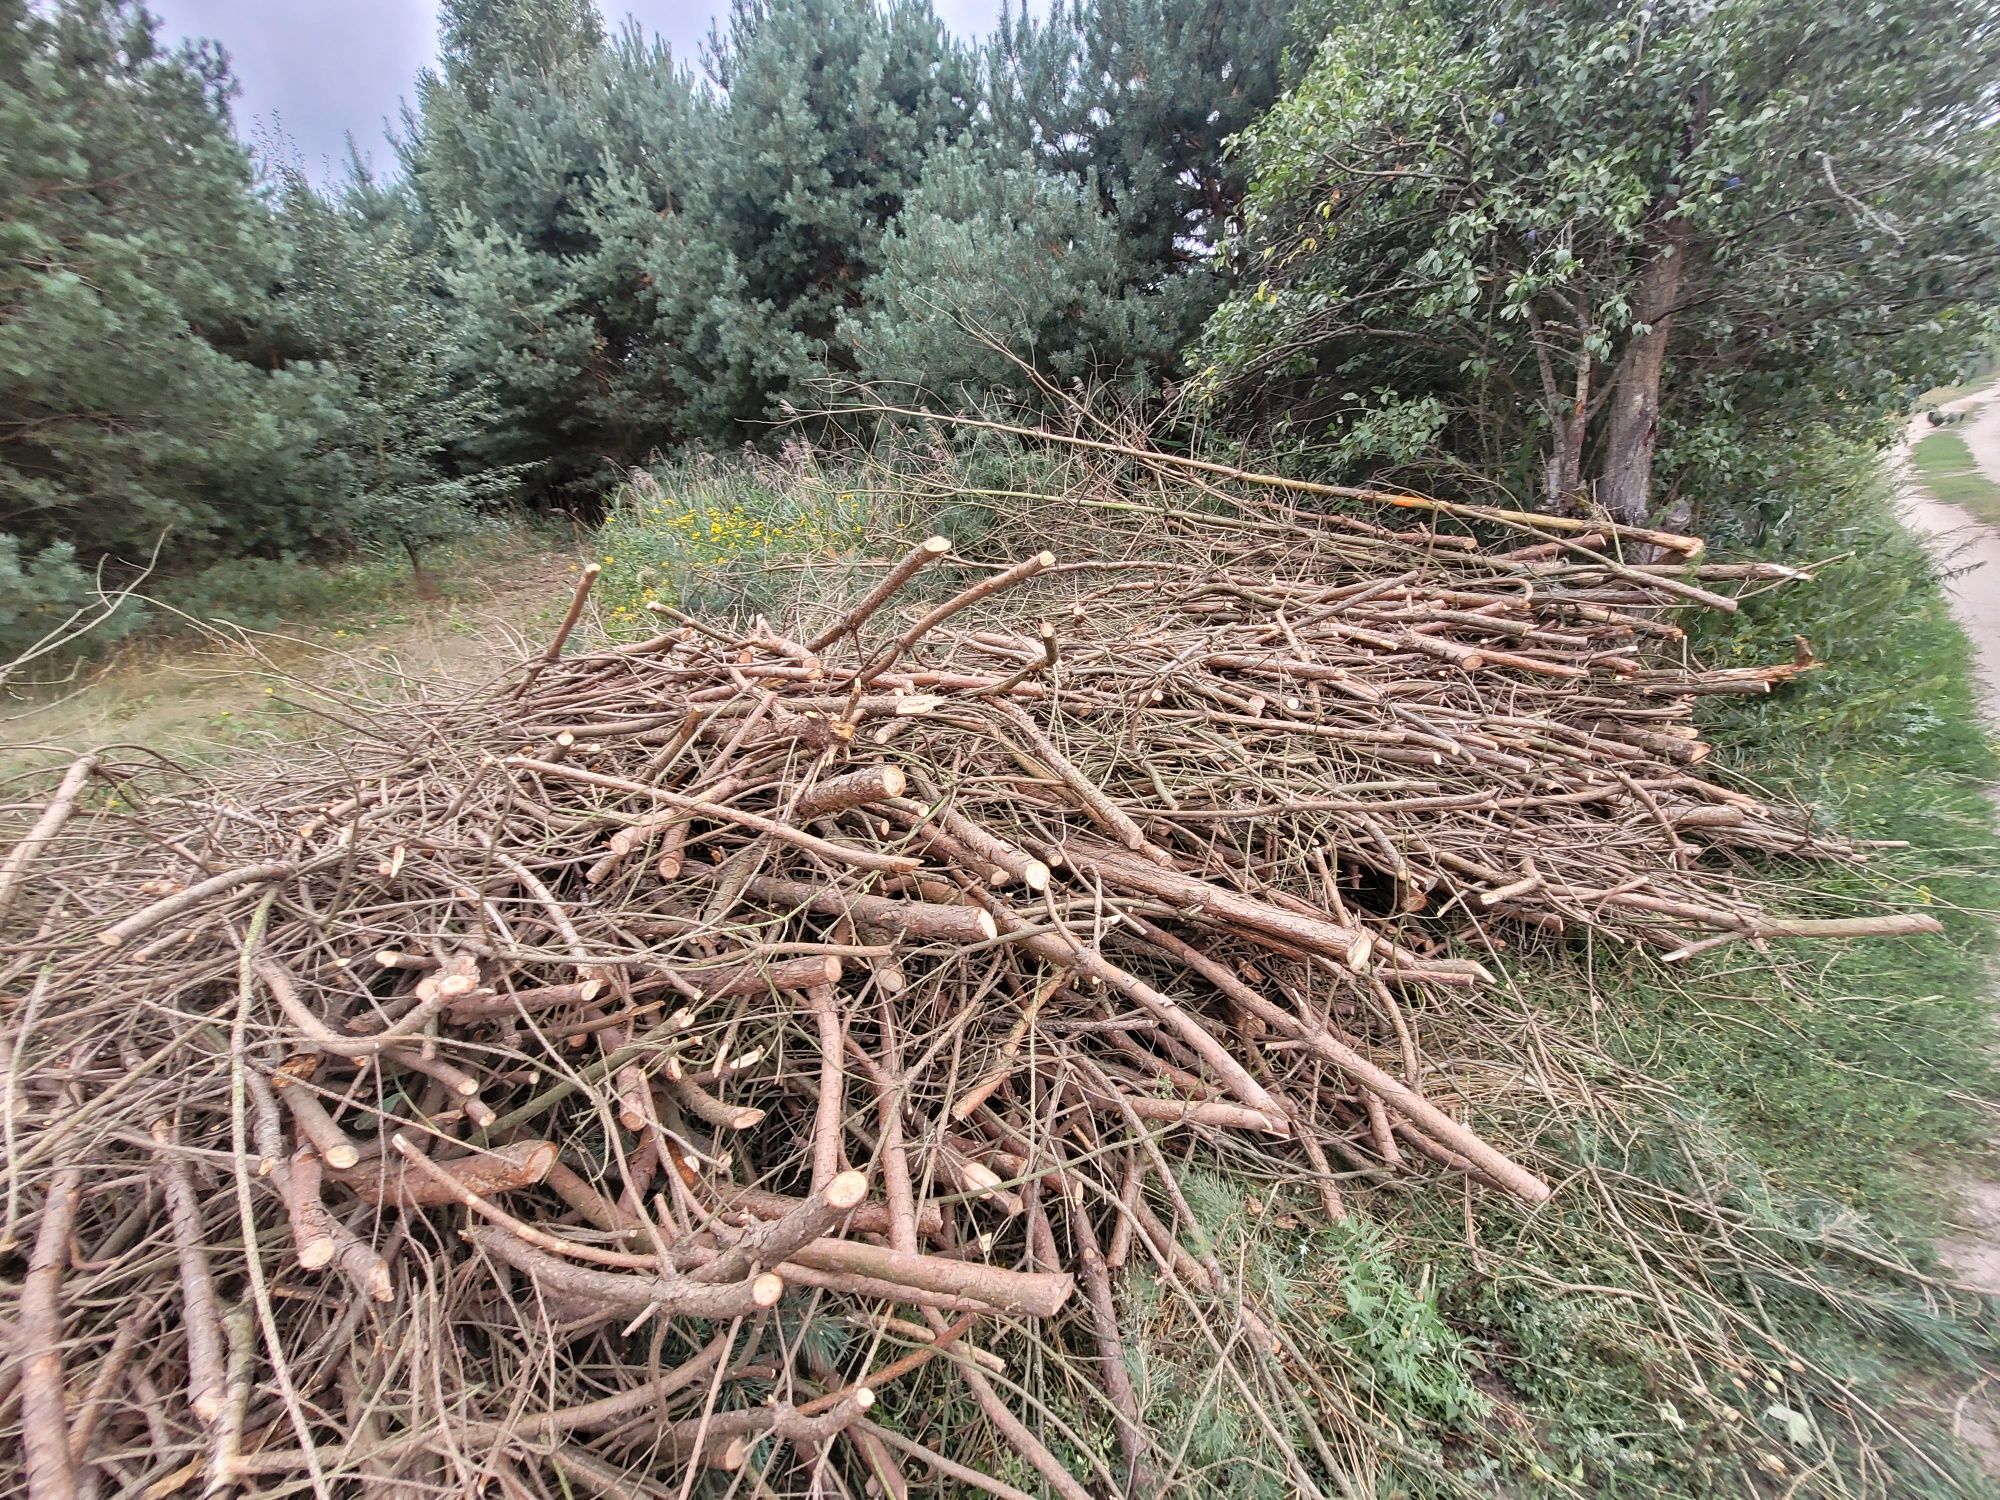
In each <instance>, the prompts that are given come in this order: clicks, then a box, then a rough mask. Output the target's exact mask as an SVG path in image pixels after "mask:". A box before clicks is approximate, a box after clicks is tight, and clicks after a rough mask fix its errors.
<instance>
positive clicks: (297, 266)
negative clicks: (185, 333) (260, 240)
mask: <svg viewBox="0 0 2000 1500" xmlns="http://www.w3.org/2000/svg"><path fill="white" fill-rule="evenodd" d="M278 226H279V230H280V233H281V235H282V237H283V241H284V246H285V251H286V257H285V263H284V278H283V283H282V287H281V298H282V307H283V312H284V316H285V321H286V331H287V332H288V333H289V334H290V335H291V336H293V337H295V338H297V339H298V340H299V341H300V342H301V343H303V345H304V346H305V347H306V348H308V349H310V350H311V351H312V352H313V353H314V355H315V356H317V357H318V358H320V359H323V360H329V361H331V362H332V363H333V364H334V365H335V366H336V367H337V368H338V369H339V370H340V372H341V374H342V375H343V376H344V377H345V379H346V381H347V383H348V392H347V396H346V399H345V400H344V401H343V403H342V422H341V427H340V431H339V432H338V434H337V435H336V438H335V441H336V442H337V443H338V445H339V449H340V452H341V454H342V455H343V456H344V457H345V458H346V460H347V464H348V484H349V494H348V496H347V499H346V503H345V505H344V506H341V507H339V516H340V519H341V521H342V522H343V523H344V527H345V532H346V537H345V539H346V540H347V541H349V542H350V543H351V544H354V545H359V546H369V547H376V548H388V549H392V550H394V549H400V550H401V551H402V552H403V553H405V554H407V556H408V557H409V558H410V559H411V561H412V562H413V563H415V562H417V561H418V559H419V558H420V556H421V551H422V549H423V548H425V547H427V546H431V545H434V544H436V543H438V542H442V541H447V540H450V539H451V538H453V537H455V536H459V535H462V534H463V533H464V532H466V531H468V530H470V529H471V528H472V527H473V526H474V525H476V524H477V523H478V521H479V518H480V514H481V510H482V507H483V506H485V505H486V504H487V503H489V502H491V501H492V500H493V499H495V498H496V497H497V496H499V495H500V494H501V493H502V492H503V491H504V490H505V489H506V488H508V487H509V486H510V484H511V481H512V479H513V474H512V473H511V472H510V471H508V470H506V469H493V468H486V469H483V470H481V471H479V472H477V473H474V474H469V475H468V474H465V473H462V472H460V464H459V462H458V452H459V450H460V449H461V448H462V447H464V446H465V445H467V444H468V443H470V442H472V441H473V440H474V439H475V438H476V437H477V436H478V434H480V433H481V432H482V431H483V430H484V429H485V428H486V426H487V425H488V424H489V423H490V422H491V421H492V418H493V407H492V403H491V401H490V399H489V397H488V396H487V394H486V392H485V390H484V389H483V387H479V386H470V385H467V384H466V383H464V382H462V381H460V380H458V379H456V378H455V377H454V372H453V368H452V360H453V352H454V340H455V337H456V327H455V323H454V320H453V316H452V309H451V307H450V306H449V305H448V304H447V303H445V302H444V301H443V300H442V299H441V298H440V297H438V295H437V279H438V274H439V270H438V265H437V258H436V255H435V254H434V252H432V251H430V250H428V249H426V248H423V247H422V246H420V245H419V243H418V241H417V235H416V230H415V226H414V219H413V215H412V214H411V213H410V212H409V209H408V205H407V204H404V203H402V202H400V201H399V200H397V199H395V198H394V197H391V196H387V195H384V194H383V193H382V192H381V191H380V190H379V189H378V188H376V186H375V184H373V183H372V182H371V181H369V180H368V179H367V178H366V177H365V176H364V175H361V174H359V173H357V175H356V178H355V180H354V181H353V183H352V184H351V185H350V187H349V189H348V193H347V195H346V200H345V201H344V202H341V201H331V200H329V199H328V198H326V197H324V196H322V195H321V194H320V193H319V192H318V191H317V190H316V189H315V188H314V187H313V186H312V184H310V183H309V182H307V181H306V180H305V178H304V177H302V176H300V175H299V174H297V173H288V174H286V175H285V176H284V177H283V178H282V179H281V197H280V212H279V218H278ZM334 499H335V497H333V496H328V497H326V499H325V500H324V501H323V502H322V504H323V505H326V506H327V507H328V508H329V509H333V508H334V506H333V502H334Z"/></svg>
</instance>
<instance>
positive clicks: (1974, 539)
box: [1895, 390, 2000, 728]
mask: <svg viewBox="0 0 2000 1500" xmlns="http://www.w3.org/2000/svg"><path fill="white" fill-rule="evenodd" d="M1974 407H1978V408H1979V410H1978V412H1977V413H1976V414H1975V415H1973V416H1970V417H1967V418H1966V420H1965V421H1964V422H1962V423H1960V424H1958V425H1957V426H1956V427H1953V428H1950V429H1948V430H1950V431H1953V432H1956V433H1957V434H1958V435H1959V436H1960V437H1962V438H1964V439H1965V445H1966V447H1968V448H1970V449H1971V450H1972V457H1973V461H1974V462H1975V463H1977V464H1978V465H1979V467H1980V468H1981V469H1983V470H1984V471H1985V472H1986V475H1987V477H1988V478H1990V479H1992V480H1993V481H1994V483H1996V484H2000V392H1996V391H1993V390H1986V391H1981V392H1978V393H1976V394H1974V395H1971V396H1961V397H1960V398H1959V399H1958V400H1956V401H1950V402H1947V403H1945V410H1948V411H1969V410H1971V409H1972V408H1974ZM1931 431H1933V429H1932V427H1931V425H1930V423H1929V422H1927V421H1926V420H1925V419H1923V418H1922V417H1919V418H1917V420H1916V421H1914V422H1913V423H1911V425H1910V435H1909V438H1908V440H1907V442H1906V444H1905V447H1904V450H1903V451H1902V452H1901V453H1898V454H1897V455H1896V459H1895V462H1896V463H1897V465H1898V467H1899V469H1901V471H1902V475H1903V482H1902V484H1901V485H1900V487H1899V489H1900V495H1899V499H1898V506H1899V508H1900V509H1901V511H1902V515H1903V521H1904V524H1905V525H1907V526H1908V527H1909V528H1910V529H1911V530H1912V531H1915V532H1917V533H1918V534H1919V535H1921V536H1926V537H1929V538H1931V539H1932V540H1933V541H1934V542H1935V543H1936V545H1937V549H1938V555H1939V556H1940V557H1941V558H1942V559H1943V560H1944V562H1945V564H1946V571H1947V573H1948V575H1949V576H1948V577H1947V579H1946V581H1945V592H1946V593H1947V594H1948V595H1949V596H1950V598H1951V607H1952V614H1953V615H1954V616H1956V617H1957V620H1958V623H1959V624H1960V625H1961V626H1962V627H1964V630H1965V633H1966V634H1967V635H1969V636H1971V637H1972V643H1973V645H1974V646H1975V647H1976V648H1977V649H1978V652H1979V679H1980V683H1981V686H1982V687H1983V689H1984V692H1983V694H1982V696H1983V698H1984V700H1985V704H1986V714H1987V718H1988V719H1989V720H1990V721H1991V722H1992V723H1993V724H1994V726H1995V727H1996V728H2000V531H1996V530H1994V529H1993V528H1992V527H1990V526H1984V525H1982V524H1980V522H1978V521H1977V520H1975V519H1974V518H1973V517H1972V515H1971V514H1970V513H1969V512H1967V511H1963V510H1960V509H1959V508H1958V507H1957V506H1956V505H1946V504H1944V503H1943V502H1942V501H1939V500H1933V499H1932V498H1931V497H1930V496H1929V495H1928V494H1927V493H1925V491H1924V490H1923V487H1922V486H1921V485H1919V484H1917V483H1916V481H1915V479H1914V478H1913V477H1912V476H1911V475H1910V473H1909V469H1908V462H1907V457H1908V450H1909V447H1910V446H1913V445H1914V444H1915V443H1916V442H1917V441H1918V439H1920V438H1922V437H1924V436H1925V435H1926V434H1927V433H1929V432H1931Z"/></svg>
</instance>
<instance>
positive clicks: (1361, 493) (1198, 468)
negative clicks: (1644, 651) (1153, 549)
mask: <svg viewBox="0 0 2000 1500" xmlns="http://www.w3.org/2000/svg"><path fill="white" fill-rule="evenodd" d="M869 409H870V410H874V411H883V412H887V413H889V414H890V415H892V416H900V417H914V418H918V419H920V420H923V421H927V422H949V423H952V424H953V425H955V426H959V427H978V428H982V429H984V430H986V431H988V432H1004V433H1008V434H1010V435H1012V436H1014V437H1025V438H1033V439H1034V440H1036V441H1037V442H1043V443H1063V444H1067V445H1068V446H1070V447H1072V448H1088V449H1091V450H1093V451H1095V452H1098V453H1111V454H1115V455H1118V456H1119V457H1123V458H1134V459H1137V460H1139V461H1140V462H1141V463H1146V464H1152V465H1156V466H1159V467H1164V468H1174V469H1182V470H1186V471H1188V472H1190V473H1197V474H1212V475H1214V476H1215V477H1216V478H1218V479H1226V480H1230V481H1233V482H1235V483H1239V484H1253V485H1256V486H1258V487H1259V488H1261V489H1273V490H1289V491H1291V492H1293V493H1295V494H1301V495H1326V496H1329V497H1331V498H1334V499H1340V500H1362V501H1366V502H1368V503H1370V504H1374V505H1388V506H1393V507H1395V508H1396V509H1398V510H1423V511H1431V512H1434V513H1436V514H1438V515H1443V516H1462V517H1465V518H1467V519H1470V520H1479V521H1501V522H1505V523H1506V524H1508V525H1511V526H1519V527H1522V528H1523V529H1525V530H1528V531H1542V532H1549V531H1560V532H1568V533H1572V534H1575V533H1588V532H1592V531H1597V532H1609V533H1611V534H1612V535H1614V536H1619V537H1625V538H1628V539H1630V540H1632V541H1636V542H1644V543H1646V544H1648V545H1650V546H1655V547H1665V548H1666V549H1667V550H1668V551H1670V552H1678V553H1680V554H1681V555H1682V556H1683V557H1685V558H1687V559H1688V560H1689V561H1693V560H1694V559H1695V558H1698V557H1700V556H1701V554H1702V552H1703V551H1704V543H1703V542H1702V540H1701V538H1700V537H1693V536H1681V535H1679V534H1678V533H1676V532H1671V531H1651V530H1648V529H1647V528H1645V527H1643V526H1615V525H1611V524H1609V523H1607V522H1604V521H1595V520H1590V519H1587V518H1586V519H1578V518H1577V517H1574V516H1552V515H1546V514H1543V513H1542V512H1540V511H1525V510H1502V509H1498V508H1496V507H1494V506H1490V505H1463V504H1459V503H1457V502H1455V501H1450V500H1432V499H1429V498H1427V497H1425V496H1422V495H1410V494H1404V493H1401V492H1399V491H1391V490H1368V489H1354V488H1352V487H1351V486H1348V485H1342V484H1320V483H1317V482H1315V481H1313V480H1309V479H1286V478H1283V477H1281V476H1279V475H1276V474H1256V473H1252V472H1251V471H1250V470H1248V469H1239V468H1236V467H1234V466H1233V465H1230V464H1222V463H1214V462H1211V461H1210V460H1207V459H1200V458H1185V457H1182V456H1181V455H1179V454H1176V453H1160V452H1157V451H1155V450H1152V449H1148V448H1131V447H1127V446H1126V445H1125V444H1123V443H1107V442H1103V441H1101V440H1099V439H1096V438H1087V437H1079V436H1077V435H1076V434H1074V433H1067V432H1054V431H1051V430H1050V429H1048V428H1046V427H1016V426H1014V425H1012V424H1011V423H1007V422H993V421H988V420H985V419H983V418H979V417H966V416H959V415H956V414H952V413H944V412H934V411H917V410H914V409H912V408H906V407H901V406H889V405H886V404H884V405H871V407H870V408H869Z"/></svg>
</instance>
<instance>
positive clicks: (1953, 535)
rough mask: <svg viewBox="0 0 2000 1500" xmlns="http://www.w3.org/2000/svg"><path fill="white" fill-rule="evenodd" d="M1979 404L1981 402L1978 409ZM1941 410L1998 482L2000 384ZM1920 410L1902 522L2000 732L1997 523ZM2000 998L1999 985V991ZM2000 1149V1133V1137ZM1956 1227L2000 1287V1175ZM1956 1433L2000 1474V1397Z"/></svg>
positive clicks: (1905, 468)
mask: <svg viewBox="0 0 2000 1500" xmlns="http://www.w3.org/2000/svg"><path fill="white" fill-rule="evenodd" d="M1975 408H1976V409H1977V410H1976V411H1975ZM1943 409H1944V410H1947V411H1965V412H1972V413H1974V414H1973V415H1970V416H1968V417H1967V418H1966V419H1965V421H1964V422H1963V423H1961V424H1959V425H1958V426H1957V427H1956V429H1955V430H1956V431H1957V432H1958V434H1959V435H1960V436H1961V437H1963V438H1964V439H1965V445H1966V447H1967V448H1969V449H1970V450H1971V452H1972V457H1973V461H1974V462H1975V463H1977V464H1978V465H1979V467H1980V468H1981V469H1982V470H1983V471H1985V473H1986V475H1987V476H1988V477H1989V478H1991V479H1992V480H1994V482H1995V483H2000V392H1996V391H1994V390H1992V389H1988V390H1984V391H1979V392H1975V393H1974V394H1972V395H1970V396H1961V397H1959V398H1958V399H1957V400H1955V401H1949V402H1946V403H1944V406H1943ZM1932 430H1933V429H1932V428H1931V426H1930V424H1929V422H1928V421H1926V420H1925V419H1923V418H1921V417H1920V418H1918V419H1917V420H1916V421H1915V422H1913V423H1912V424H1911V426H1910V431H1909V435H1908V437H1907V438H1906V440H1905V442H1904V446H1903V449H1902V451H1901V452H1899V453H1897V454H1896V455H1895V457H1894V460H1893V461H1894V462H1895V463H1896V465H1897V467H1898V471H1899V476H1900V480H1901V482H1900V484H1899V486H1898V508H1899V509H1900V511H1901V512H1902V517H1903V523H1904V524H1905V525H1906V526H1908V527H1909V528H1910V530H1912V531H1913V532H1915V533H1917V534H1918V535H1919V536H1922V537H1924V538H1926V539H1927V540H1929V541H1930V542H1931V543H1932V545H1933V547H1934V548H1935V550H1936V552H1937V555H1938V556H1939V558H1940V559H1941V560H1942V561H1943V562H1944V563H1945V572H1946V578H1945V593H1946V595H1947V597H1948V598H1949V599H1950V601H1951V611H1952V614H1953V616H1954V617H1955V618H1956V619H1957V620H1958V623H1959V625H1960V626H1961V627H1962V628H1963V629H1964V630H1965V633H1966V635H1967V636H1969V637H1970V638H1971V640H1972V644H1973V649H1974V651H1975V652H1976V653H1977V662H1976V669H1977V672H1978V676H1979V681H1980V686H1981V694H1980V696H1981V700H1982V702H1983V704H1984V707H1985V710H1986V718H1987V722H1988V723H1989V724H1990V725H1991V726H1992V727H1993V728H1994V729H1995V731H1996V732H2000V531H1996V530H1995V529H1994V528H1992V527H1989V526H1985V525H1982V524H1981V523H1980V522H1979V521H1978V520H1976V519H1975V518H1974V517H1973V516H1972V515H1971V514H1969V513H1968V512H1966V511H1964V510H1961V509H1960V508H1959V507H1958V506H1955V505H1946V504H1944V503H1943V502H1941V501H1939V500H1936V499H1933V498H1932V497H1931V495H1930V494H1929V493H1928V492H1927V491H1926V490H1925V489H1924V488H1923V486H1922V484H1921V483H1920V482H1919V481H1918V480H1917V479H1916V478H1915V476H1914V474H1913V473H1912V472H1911V470H1910V466H1909V449H1910V448H1911V447H1912V446H1914V445H1915V444H1916V443H1917V442H1918V440H1920V439H1921V438H1923V437H1924V436H1925V435H1926V434H1927V433H1929V432H1930V431H1932ZM1994 1001H1995V1004H1996V1006H2000V992H1996V994H1995V996H1994ZM1995 1144H1996V1149H2000V1140H1996V1143H1995ZM1959 1190H1960V1193H1961V1204H1962V1206H1961V1208H1960V1211H1959V1222H1958V1229H1957V1232H1955V1233H1954V1234H1952V1235H1951V1236H1950V1237H1948V1238H1946V1239H1944V1240H1941V1241H1940V1242H1939V1244H1938V1254H1939V1256H1940V1257H1941V1258H1942V1259H1943V1260H1944V1262H1945V1264H1946V1265H1948V1266H1949V1267H1951V1269H1952V1270H1953V1271H1955V1272H1957V1274H1958V1275H1959V1276H1960V1277H1961V1278H1962V1279H1963V1280H1964V1281H1965V1282H1966V1283H1968V1284H1969V1285H1972V1286H1976V1287H1980V1288H2000V1180H1995V1178H1994V1177H1992V1176H1990V1175H1989V1176H1986V1177H1978V1178H1968V1179H1966V1180H1965V1181H1963V1182H1961V1183H1960V1184H1959ZM1957 1423H1958V1429H1959V1434H1960V1436H1961V1437H1962V1438H1964V1439H1965V1440H1966V1442H1967V1443H1968V1444H1969V1445H1970V1446H1971V1447H1972V1448H1973V1449H1974V1450H1975V1451H1977V1452H1978V1453H1979V1455H1980V1457H1981V1458H1982V1460H1983V1461H1984V1464H1985V1467H1986V1470H1987V1472H1988V1473H1989V1474H1991V1475H1994V1476H1996V1477H2000V1400H1996V1399H1995V1397H1994V1396H1993V1395H1992V1394H1991V1393H1990V1392H1988V1391H1986V1390H1984V1389H1980V1390H1976V1391H1975V1392H1974V1393H1973V1394H1972V1395H1971V1396H1969V1397H1967V1398H1965V1400H1964V1401H1963V1402H1962V1403H1961V1404H1960V1406H1959V1408H1958V1413H1957Z"/></svg>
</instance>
